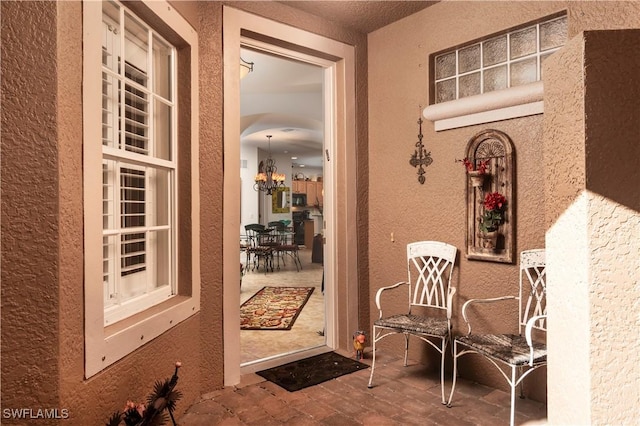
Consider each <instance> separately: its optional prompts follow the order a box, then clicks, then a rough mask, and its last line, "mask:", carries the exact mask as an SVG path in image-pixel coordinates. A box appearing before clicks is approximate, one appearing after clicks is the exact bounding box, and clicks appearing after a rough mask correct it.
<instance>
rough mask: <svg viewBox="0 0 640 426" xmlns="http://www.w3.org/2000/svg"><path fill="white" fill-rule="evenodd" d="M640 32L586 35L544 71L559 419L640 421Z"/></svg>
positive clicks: (553, 404) (553, 402)
mask: <svg viewBox="0 0 640 426" xmlns="http://www.w3.org/2000/svg"><path fill="white" fill-rule="evenodd" d="M639 36H640V34H639V32H638V31H637V30H636V31H599V32H586V33H584V34H579V35H578V36H576V37H575V38H574V39H573V40H572V41H571V42H570V43H569V44H568V45H567V46H566V47H565V49H563V51H562V52H561V53H560V55H558V56H557V57H555V58H552V59H551V60H550V61H549V63H548V64H545V65H547V68H546V71H545V76H547V78H546V80H545V87H546V88H548V89H549V91H548V92H547V93H548V96H547V99H549V102H548V103H547V105H546V106H548V109H547V111H548V112H549V114H548V117H549V118H548V119H547V120H545V152H546V153H547V156H546V162H545V168H546V170H547V176H548V179H547V182H548V184H547V194H548V195H549V196H548V199H547V212H548V216H547V219H548V223H549V225H550V229H549V231H548V233H547V246H548V259H549V269H548V279H549V282H550V283H552V284H554V285H552V286H551V287H550V289H549V293H548V294H549V301H550V303H549V310H550V312H552V313H553V315H552V316H550V322H549V324H550V325H549V327H550V329H549V349H550V356H549V420H550V422H553V423H558V424H565V423H570V422H574V423H581V424H587V423H592V424H624V423H626V422H627V421H628V420H629V419H632V418H638V416H639V415H640V414H639V413H640V391H638V386H637V379H638V377H640V371H639V368H640V367H639V365H640V355H639V353H640V352H639V349H640V347H639V345H640V343H639V341H638V339H637V338H636V336H637V335H638V332H639V330H638V320H637V319H638V314H637V312H638V310H637V309H638V302H637V300H638V296H639V289H638V286H637V280H638V274H640V264H639V260H638V256H637V253H638V252H640V247H639V246H638V238H637V235H640V213H639V211H640V194H639V193H638V191H637V188H638V186H639V185H640V172H639V171H638V168H637V166H636V164H635V163H637V159H638V158H640V147H639V146H638V144H637V135H638V124H637V123H638V120H639V117H638V111H639V110H640V109H639V105H638V102H639V101H638V99H639V98H640V96H639V93H638V91H639V90H640V89H639V88H638V85H637V84H636V83H635V80H636V79H635V78H634V77H633V75H635V73H636V72H637V69H638V65H639V64H638V58H637V55H636V54H635V53H634V50H635V49H636V46H637V45H638V42H639ZM567 64H570V65H569V66H567ZM585 117H586V119H585ZM567 159H571V161H567ZM629 336H634V337H632V338H629ZM567 366H571V367H572V368H571V369H569V368H567ZM620 395H624V397H623V398H621V397H620Z"/></svg>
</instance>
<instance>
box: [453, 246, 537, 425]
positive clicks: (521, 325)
mask: <svg viewBox="0 0 640 426" xmlns="http://www.w3.org/2000/svg"><path fill="white" fill-rule="evenodd" d="M546 295H547V289H546V270H545V251H544V250H543V249H537V250H527V251H523V252H522V253H521V254H520V291H519V295H518V296H503V297H495V298H491V299H471V300H468V301H467V302H466V303H465V304H464V305H462V317H463V318H464V321H465V322H466V323H467V326H468V332H467V334H466V335H465V336H460V337H456V338H455V339H454V341H453V385H452V387H451V394H450V395H449V402H448V403H447V405H449V406H451V400H452V399H453V392H454V390H455V386H456V376H457V370H458V358H460V357H461V356H463V355H466V354H470V353H476V354H479V355H482V356H483V357H485V358H486V359H487V360H489V362H491V363H492V364H493V365H494V366H495V367H496V368H497V369H498V370H499V371H500V373H501V374H502V376H503V377H504V378H505V379H506V380H507V382H508V383H509V386H510V387H511V414H510V424H511V425H512V426H513V424H514V418H515V393H516V387H517V386H518V385H520V396H521V397H524V395H523V392H522V381H523V380H524V378H525V377H527V376H528V375H529V374H531V373H532V372H533V371H535V370H537V369H538V368H540V367H542V366H544V365H547V347H546V344H545V343H540V342H537V341H534V339H533V334H534V330H538V331H537V332H536V333H537V334H536V337H537V338H542V337H543V336H546V330H547V323H546V318H547V302H546ZM505 300H517V301H518V304H519V319H518V334H474V333H473V332H472V329H471V322H470V320H469V317H468V312H467V310H468V309H470V308H471V307H473V306H474V305H477V304H481V303H496V302H498V303H500V302H503V301H505ZM523 333H524V336H523Z"/></svg>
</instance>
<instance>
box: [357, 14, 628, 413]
mask: <svg viewBox="0 0 640 426" xmlns="http://www.w3.org/2000/svg"><path fill="white" fill-rule="evenodd" d="M565 9H566V10H568V15H569V36H570V37H572V36H573V35H575V34H577V33H578V32H579V31H581V30H582V29H585V28H601V27H609V28H620V27H627V26H637V25H638V20H639V19H640V13H639V12H638V7H637V6H636V5H634V4H630V3H616V2H614V3H613V4H612V3H609V2H607V4H604V2H598V3H595V2H534V1H529V2H516V3H505V2H440V3H438V4H436V5H434V6H432V7H429V8H427V9H425V10H423V11H421V12H418V13H416V14H414V15H412V16H409V17H407V18H405V19H404V20H402V21H399V22H396V23H394V24H391V25H389V26H387V27H385V28H383V29H380V30H378V31H376V32H374V33H371V34H370V35H369V52H370V54H369V123H370V127H369V135H370V138H369V157H370V161H369V169H370V180H369V229H370V233H369V268H370V277H371V280H370V283H371V289H370V292H371V294H375V291H376V290H377V289H378V288H379V287H381V286H383V285H389V284H392V283H395V282H397V281H400V280H402V279H404V278H405V277H406V268H405V256H406V252H405V250H406V244H407V243H409V242H412V241H417V240H440V241H445V242H447V243H450V244H453V245H455V246H457V247H458V248H459V252H458V258H459V260H458V262H457V269H456V271H455V272H454V279H453V285H455V286H456V287H457V289H458V292H457V295H456V297H455V301H454V306H453V312H454V318H453V322H454V332H456V333H461V332H466V325H465V324H464V322H463V320H462V318H461V316H460V314H459V312H460V308H461V306H462V304H463V303H464V302H465V301H466V300H468V299H470V298H475V297H492V296H498V295H507V294H517V291H518V287H517V286H518V266H517V261H516V264H514V265H509V264H500V263H492V262H483V261H470V260H467V259H466V258H465V247H466V243H465V228H466V222H465V215H466V213H465V172H464V168H463V167H462V165H460V163H456V160H460V159H462V158H463V157H464V150H465V148H466V145H467V142H468V141H469V139H470V138H471V137H472V136H473V135H475V134H476V133H477V132H479V131H481V130H484V129H496V130H500V131H503V132H505V133H506V134H507V135H509V136H510V138H511V139H512V141H513V143H514V147H515V165H516V167H515V169H516V182H515V194H516V195H515V197H516V199H515V200H508V202H510V203H512V205H514V206H515V220H516V232H515V234H516V237H515V244H516V245H515V248H514V251H515V253H516V254H517V255H518V254H519V253H520V252H521V251H522V250H527V249H532V248H541V247H544V246H545V233H546V231H547V230H548V225H549V224H548V222H546V221H545V219H544V218H545V209H544V205H545V180H544V179H545V175H544V166H545V163H544V155H545V153H544V143H543V142H544V138H543V132H542V129H543V118H542V116H541V115H537V116H530V117H525V118H519V119H512V120H505V121H501V122H495V123H488V124H485V125H477V126H469V127H464V128H459V129H453V130H447V131H442V132H437V133H436V132H435V131H434V130H433V124H432V123H430V122H425V123H424V124H423V134H424V138H423V142H424V143H425V146H426V150H427V151H430V152H431V156H432V158H433V163H432V164H431V165H430V166H428V167H427V168H426V175H425V176H426V182H425V184H424V185H420V184H419V183H418V181H417V174H416V169H415V168H413V167H411V166H410V165H409V161H408V160H409V157H410V155H411V153H412V152H413V149H414V144H415V142H416V141H417V134H418V125H417V120H418V118H419V117H420V113H421V108H423V107H424V106H426V105H427V103H428V99H429V85H428V83H429V78H430V77H429V62H428V60H429V55H431V54H433V53H435V52H439V51H441V50H444V49H447V48H451V47H455V46H457V45H460V44H463V43H465V42H468V41H472V40H475V39H479V38H482V37H486V36H488V35H491V34H493V33H496V32H498V31H502V30H506V29H509V28H511V27H514V26H518V25H522V24H524V23H527V22H530V21H533V20H536V19H539V18H542V17H545V16H548V15H551V14H553V13H556V12H559V11H562V10H565ZM456 23H464V25H457V26H456V31H450V28H451V26H452V25H455V24H456ZM398 46H404V48H402V49H400V48H398ZM403 150H405V151H404V152H406V155H402V154H401V153H402V152H403ZM383 176H384V178H381V177H383ZM392 236H393V237H392ZM517 255H516V259H517V257H518V256H517ZM369 303H370V308H371V313H372V314H371V321H373V320H374V319H375V318H376V317H377V310H376V309H375V305H374V303H373V300H370V302H369ZM403 303H404V301H403ZM393 308H398V309H399V308H400V306H399V305H395V306H393ZM480 323H481V324H482V325H483V326H486V327H488V329H489V330H494V331H497V330H505V329H506V330H511V331H517V310H516V306H515V304H514V305H513V306H511V307H508V306H501V307H500V308H496V309H494V310H488V311H487V310H485V311H484V316H483V317H482V318H480ZM387 340H388V341H387V342H384V341H383V345H381V347H382V348H383V349H385V350H392V351H395V352H397V353H398V354H400V353H401V351H402V348H401V346H402V345H401V344H400V343H399V342H393V339H387ZM393 343H395V345H396V346H395V347H392V346H393ZM411 355H412V356H414V357H418V358H422V359H423V360H424V361H425V362H428V363H429V364H431V365H433V367H434V368H437V367H438V365H437V358H436V357H435V356H434V355H435V352H432V351H431V352H430V351H429V350H428V349H427V350H426V351H425V349H424V347H423V346H421V345H419V344H414V345H413V349H412V354H411ZM492 370H494V369H493V367H487V364H485V363H484V361H479V360H478V359H477V357H473V356H469V357H463V358H461V359H460V371H461V374H462V375H463V376H465V377H468V378H470V379H472V380H477V381H480V382H482V383H486V384H488V385H491V386H494V387H498V388H503V389H508V388H507V385H506V382H505V380H504V379H503V378H502V377H501V376H499V375H498V374H496V373H494V371H492ZM527 383H528V384H527V386H526V387H525V391H526V392H527V393H528V394H529V396H531V397H533V398H535V399H538V400H545V397H546V389H545V385H546V371H545V370H544V369H542V370H539V371H537V372H535V373H534V375H532V376H530V378H529V379H528V380H527Z"/></svg>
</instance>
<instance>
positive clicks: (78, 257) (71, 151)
mask: <svg viewBox="0 0 640 426" xmlns="http://www.w3.org/2000/svg"><path fill="white" fill-rule="evenodd" d="M2 19H3V25H2V75H3V79H2V97H3V98H2V105H3V108H2V129H3V134H2V210H3V212H2V213H3V214H2V408H3V409H4V408H15V409H20V408H31V409H34V410H37V409H39V408H41V409H54V408H57V409H59V410H62V409H66V410H68V413H69V415H70V417H71V420H72V422H73V424H97V423H100V422H103V421H106V419H107V416H108V415H109V414H110V413H112V412H113V411H115V410H117V409H121V408H122V406H123V404H124V403H125V402H126V401H127V400H128V399H133V400H137V401H142V400H144V399H145V398H146V396H147V395H148V393H149V392H150V391H151V390H152V388H153V384H154V382H155V381H156V380H159V379H164V378H166V377H169V376H170V375H171V374H172V373H173V365H174V362H175V361H176V360H180V361H182V362H183V364H184V368H183V369H182V370H181V374H180V384H179V389H180V390H181V391H182V392H183V394H184V399H183V401H182V402H180V404H181V405H182V408H184V409H186V407H188V404H189V403H191V402H192V401H194V400H195V399H196V398H197V397H198V396H199V395H200V392H201V377H215V375H213V374H212V373H211V372H210V371H207V372H205V374H202V371H201V367H202V366H201V358H202V351H201V350H200V344H199V342H198V340H197V339H196V340H194V336H196V337H197V336H199V333H200V329H201V327H200V322H199V318H198V316H197V315H196V316H195V317H192V318H191V319H189V320H187V321H185V322H184V323H182V324H180V325H178V326H176V327H175V328H173V329H172V330H170V331H169V332H168V333H166V334H164V335H163V336H161V337H159V338H157V339H155V340H153V341H151V342H150V343H149V344H147V345H145V346H143V347H142V348H141V349H139V350H138V351H136V352H135V353H133V354H132V355H131V356H129V357H127V358H125V359H123V360H121V361H120V362H118V363H116V364H114V365H112V366H111V367H109V368H107V369H105V370H104V371H103V372H102V373H100V374H98V375H96V376H94V377H92V378H91V379H89V380H84V350H83V345H84V331H83V330H84V329H83V322H84V316H83V306H84V297H83V285H84V281H83V280H84V271H83V267H84V261H83V248H84V243H83V241H84V240H83V198H82V169H83V166H82V143H83V141H82V4H81V3H80V2H27V3H19V2H2ZM181 161H183V160H181ZM188 161H189V160H188V159H187V167H188ZM185 177H186V179H189V177H188V175H185ZM184 194H188V191H184ZM187 196H188V195H187ZM181 256H183V258H182V259H183V260H185V259H188V258H190V256H191V253H190V252H189V251H188V250H183V251H182V252H181ZM208 339H209V340H213V339H212V338H211V337H209V338H208ZM219 377H220V375H219ZM218 380H221V379H220V378H219V379H218ZM185 401H186V402H185ZM185 404H187V405H185ZM40 422H41V423H42V424H47V421H40ZM3 423H7V424H11V420H10V419H3Z"/></svg>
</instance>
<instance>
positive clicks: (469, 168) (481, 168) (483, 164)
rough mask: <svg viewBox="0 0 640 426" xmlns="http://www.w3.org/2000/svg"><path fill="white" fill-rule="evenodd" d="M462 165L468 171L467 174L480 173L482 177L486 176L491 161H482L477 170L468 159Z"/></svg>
mask: <svg viewBox="0 0 640 426" xmlns="http://www.w3.org/2000/svg"><path fill="white" fill-rule="evenodd" d="M462 164H463V165H464V167H465V168H466V169H467V172H473V171H478V172H480V174H481V175H483V174H485V172H486V171H487V166H488V164H489V160H482V161H480V164H478V168H477V169H476V167H475V164H474V163H472V162H471V161H469V159H468V158H465V159H463V160H462Z"/></svg>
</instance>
